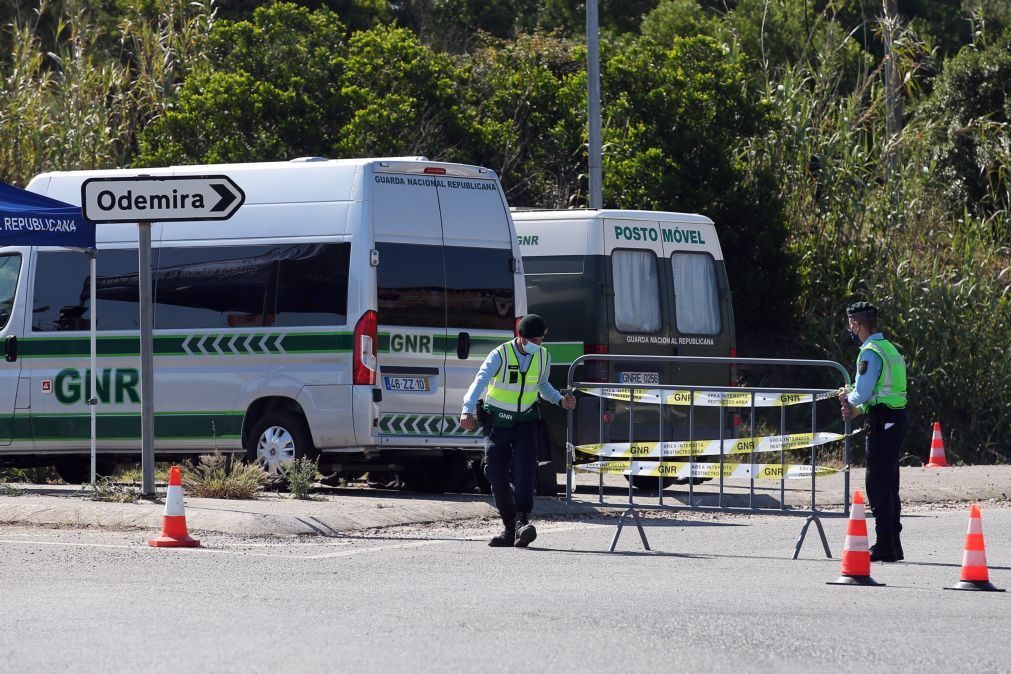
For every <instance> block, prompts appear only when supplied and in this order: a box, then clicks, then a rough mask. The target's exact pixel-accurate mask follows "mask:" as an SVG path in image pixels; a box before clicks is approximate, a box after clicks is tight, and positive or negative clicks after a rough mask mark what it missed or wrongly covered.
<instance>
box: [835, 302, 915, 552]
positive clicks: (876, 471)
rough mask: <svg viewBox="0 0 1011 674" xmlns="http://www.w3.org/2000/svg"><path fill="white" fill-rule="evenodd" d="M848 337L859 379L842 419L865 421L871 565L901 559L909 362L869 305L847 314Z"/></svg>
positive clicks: (846, 397)
mask: <svg viewBox="0 0 1011 674" xmlns="http://www.w3.org/2000/svg"><path fill="white" fill-rule="evenodd" d="M846 315H847V316H848V318H849V332H850V336H851V337H852V338H853V340H854V341H856V342H858V343H859V344H860V353H859V355H858V356H857V376H856V379H855V381H854V382H853V388H852V389H851V390H847V389H841V390H840V392H839V402H840V403H841V405H842V415H843V418H844V419H850V418H853V417H857V416H860V415H864V423H863V430H864V433H866V440H865V443H866V444H865V446H866V448H867V498H868V500H869V501H870V506H871V510H872V511H873V513H874V529H875V532H876V534H877V542H876V543H875V544H874V545H873V546H871V560H872V561H880V562H897V561H899V560H900V559H902V558H903V554H902V542H901V541H900V540H899V532H901V531H902V523H901V522H900V521H899V513H900V510H901V504H900V501H899V450H900V448H901V447H902V440H903V438H904V437H905V435H906V425H907V422H906V362H905V361H904V360H903V359H902V356H901V355H900V354H899V352H898V350H897V349H896V348H895V347H894V346H893V345H892V344H891V342H889V341H888V340H886V339H885V338H884V336H883V335H882V334H881V332H879V330H878V310H877V308H875V306H874V305H873V304H870V303H868V302H857V303H856V304H852V305H850V306H849V307H848V308H847V309H846Z"/></svg>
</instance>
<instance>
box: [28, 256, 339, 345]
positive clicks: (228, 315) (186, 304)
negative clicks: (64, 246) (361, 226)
mask: <svg viewBox="0 0 1011 674" xmlns="http://www.w3.org/2000/svg"><path fill="white" fill-rule="evenodd" d="M350 254H351V245H350V244H346V243H341V244H329V243H328V244H301V245H296V246H276V245H272V246H216V247H213V248H169V247H166V248H155V249H153V250H152V251H151V257H152V261H151V262H152V267H153V268H154V278H153V279H152V286H153V290H154V327H155V328H158V329H168V330H189V329H208V328H250V327H251V328H257V327H270V326H278V325H280V326H290V325H335V326H336V325H340V326H343V325H345V324H346V323H347V285H348V272H349V266H350V265H349V260H350ZM97 264H98V281H97V286H98V329H99V330H136V329H138V328H139V327H140V325H139V323H140V322H139V312H140V306H139V304H138V297H139V294H138V291H137V285H138V279H137V252H136V251H135V250H100V251H99V252H98V262H97ZM88 274H89V265H88V260H87V258H86V257H84V256H83V255H80V254H75V253H64V252H51V253H50V252H44V253H39V257H38V266H37V268H36V272H35V306H34V308H33V312H32V329H33V330H36V331H40V332H48V331H64V330H88V328H89V327H90V320H91V316H90V310H91V302H90V288H89V279H88Z"/></svg>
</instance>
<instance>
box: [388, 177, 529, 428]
mask: <svg viewBox="0 0 1011 674" xmlns="http://www.w3.org/2000/svg"><path fill="white" fill-rule="evenodd" d="M382 169H383V167H381V166H380V167H377V168H376V169H374V170H375V173H374V174H373V176H372V178H371V180H372V185H371V188H372V208H373V227H374V234H375V240H376V249H377V250H378V252H379V269H378V274H377V294H378V308H379V351H380V356H379V366H380V372H381V382H380V385H381V386H382V387H383V403H382V406H381V410H382V411H381V414H380V422H379V430H380V437H381V442H382V444H385V445H398V444H399V445H407V446H410V445H426V444H442V442H443V439H444V438H449V437H457V438H458V439H460V438H465V439H467V440H468V442H469V441H473V442H477V441H478V440H479V434H477V433H474V432H467V431H464V430H463V429H462V428H460V426H459V417H460V408H461V404H462V401H463V395H464V393H465V392H466V390H467V388H468V387H469V386H470V383H471V381H472V380H473V378H474V375H475V374H476V373H477V370H478V368H479V367H480V366H481V362H482V361H483V360H484V358H485V356H487V355H488V353H489V352H490V351H491V350H492V349H493V348H494V347H495V346H497V345H498V344H500V343H502V342H503V341H506V340H507V339H509V337H510V336H511V334H512V325H513V323H514V321H515V315H516V311H517V303H516V288H517V286H518V285H519V284H522V283H523V277H522V274H521V273H516V272H514V269H518V267H519V266H518V265H517V264H516V263H515V261H514V259H513V258H514V255H515V256H517V257H518V253H514V251H513V246H514V245H515V242H514V241H513V239H514V236H513V233H512V232H513V230H512V227H511V221H510V220H509V216H508V211H507V210H506V205H505V200H504V199H503V197H502V194H501V188H500V186H499V184H498V180H497V179H495V177H494V174H492V173H490V172H488V173H482V172H481V171H480V170H479V169H472V168H471V167H461V166H453V165H440V164H429V165H426V164H423V163H414V162H411V163H397V164H394V165H393V166H391V167H390V172H389V173H384V172H382ZM519 287H522V286H521V285H520V286H519ZM524 297H525V295H524ZM521 308H523V309H525V303H524V306H523V307H521ZM447 326H449V327H448V329H447Z"/></svg>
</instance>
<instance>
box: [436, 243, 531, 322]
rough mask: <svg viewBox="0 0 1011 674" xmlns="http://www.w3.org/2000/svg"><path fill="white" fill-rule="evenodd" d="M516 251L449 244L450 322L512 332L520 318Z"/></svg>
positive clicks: (447, 309) (448, 300)
mask: <svg viewBox="0 0 1011 674" xmlns="http://www.w3.org/2000/svg"><path fill="white" fill-rule="evenodd" d="M512 257H513V255H512V251H511V250H509V249H507V248H464V247H461V246H446V325H447V326H449V329H450V330H454V329H460V328H478V329H483V330H506V331H512V329H513V323H514V322H515V320H516V318H515V317H516V299H515V292H514V290H513V288H514V286H513V283H514V279H515V278H516V277H515V276H514V275H513V271H512Z"/></svg>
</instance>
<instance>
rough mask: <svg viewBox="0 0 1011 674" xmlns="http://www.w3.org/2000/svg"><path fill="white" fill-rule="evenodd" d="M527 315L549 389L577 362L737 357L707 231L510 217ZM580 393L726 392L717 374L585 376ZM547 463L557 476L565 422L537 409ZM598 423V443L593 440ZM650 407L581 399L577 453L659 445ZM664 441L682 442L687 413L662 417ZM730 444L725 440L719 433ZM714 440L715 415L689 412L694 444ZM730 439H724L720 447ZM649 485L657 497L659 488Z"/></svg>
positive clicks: (628, 221)
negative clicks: (545, 362) (539, 328)
mask: <svg viewBox="0 0 1011 674" xmlns="http://www.w3.org/2000/svg"><path fill="white" fill-rule="evenodd" d="M513 221H514V222H515V224H516V232H517V235H518V237H519V239H518V242H519V244H520V250H521V251H522V254H523V269H524V273H525V276H526V284H527V301H528V303H529V307H530V311H531V312H532V313H536V314H539V315H541V316H543V317H544V319H545V321H547V324H548V334H547V337H546V339H545V340H544V345H545V346H546V347H547V348H548V350H549V351H550V352H551V363H552V373H551V374H552V376H551V380H552V383H553V384H555V386H557V387H563V386H565V384H566V374H567V372H568V368H569V365H570V364H571V363H572V362H573V361H574V360H575V359H576V358H577V357H578V356H581V355H584V354H594V353H598V354H612V355H643V356H723V357H726V356H735V355H736V336H735V332H734V313H733V306H732V303H731V296H730V288H729V286H728V283H727V272H726V266H725V263H724V259H723V252H722V250H721V249H720V241H719V237H718V236H717V232H716V227H715V225H714V224H713V221H712V220H710V219H709V218H707V217H704V216H701V215H691V214H687V213H668V212H659V211H632V210H606V209H605V210H585V209H575V210H523V209H513ZM583 369H584V371H583V372H581V373H577V377H578V378H580V379H582V380H585V381H601V382H620V383H636V384H644V385H650V384H679V385H692V384H695V385H712V386H727V385H729V384H730V383H731V381H732V379H733V377H734V374H733V372H732V371H731V368H730V367H729V366H726V365H698V364H693V365H671V364H665V365H655V364H644V363H621V364H620V365H619V364H615V363H610V364H608V363H606V362H605V361H600V362H598V363H596V364H591V365H589V366H587V367H585V368H583ZM544 417H545V419H546V421H547V422H548V423H547V427H548V432H549V436H550V446H551V448H552V454H553V457H552V458H553V460H554V462H555V464H556V467H557V468H559V469H560V470H561V469H563V467H564V465H565V464H564V451H563V448H564V446H565V417H564V415H563V414H562V413H560V412H559V411H558V410H556V409H551V406H547V408H546V409H544ZM601 419H602V420H603V424H602V426H603V434H604V438H603V439H602V440H600V439H599V438H600V434H601ZM659 428H660V424H659V415H658V409H657V408H656V407H652V406H647V405H639V406H638V407H637V408H636V410H635V415H634V419H633V420H632V424H631V428H630V424H629V414H628V405H627V404H626V403H620V402H617V401H613V400H607V401H603V402H602V401H601V400H600V399H599V398H594V397H581V398H580V400H579V403H578V406H577V410H576V424H575V428H574V429H573V432H574V437H575V441H576V444H577V445H578V444H589V443H595V442H598V441H602V442H627V441H628V437H629V434H630V433H632V434H633V435H634V439H635V440H656V439H657V436H658V434H659ZM663 428H664V431H663V432H664V436H665V437H664V439H665V440H687V439H688V435H689V429H688V424H687V408H675V407H668V408H667V409H666V414H665V417H664V424H663ZM726 432H727V433H731V432H732V431H731V430H730V429H727V431H726ZM717 437H719V422H718V412H717V411H716V410H713V409H702V408H699V409H696V410H695V439H703V438H717ZM728 437H729V435H728ZM646 485H647V486H649V487H651V488H655V487H656V480H655V479H651V480H650V481H647V482H646Z"/></svg>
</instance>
